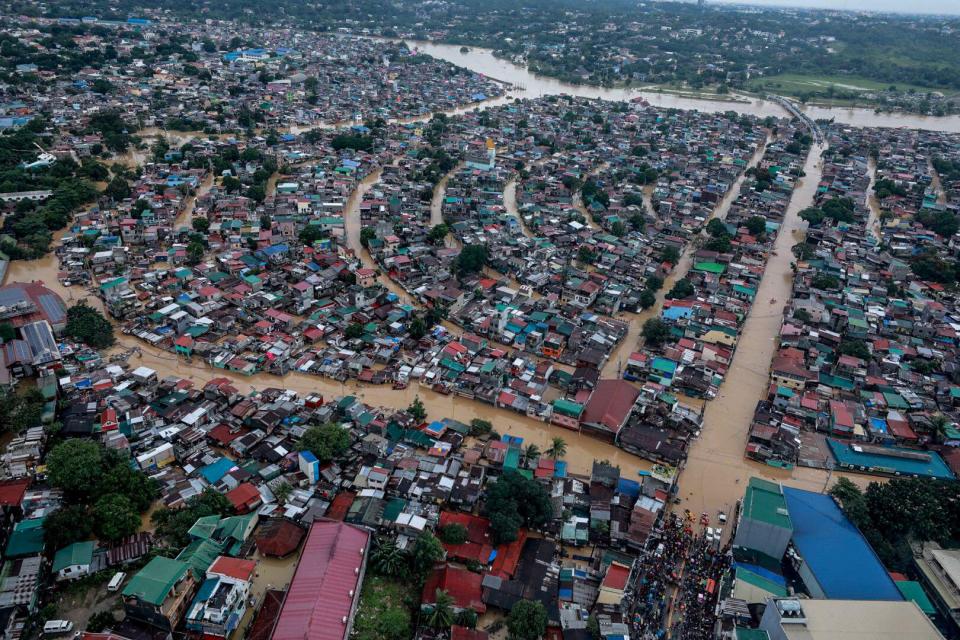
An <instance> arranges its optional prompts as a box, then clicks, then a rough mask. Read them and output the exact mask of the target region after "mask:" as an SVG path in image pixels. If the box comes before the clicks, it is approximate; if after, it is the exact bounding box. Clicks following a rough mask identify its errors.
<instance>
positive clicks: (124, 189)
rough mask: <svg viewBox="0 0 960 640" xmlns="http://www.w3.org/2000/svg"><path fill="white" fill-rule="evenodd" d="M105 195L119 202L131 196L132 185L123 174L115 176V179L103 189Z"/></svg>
mask: <svg viewBox="0 0 960 640" xmlns="http://www.w3.org/2000/svg"><path fill="white" fill-rule="evenodd" d="M103 195H105V196H107V197H109V198H111V199H113V200H115V201H118V202H119V201H120V200H124V199H126V198H129V197H130V185H129V184H127V180H126V178H124V177H123V176H120V175H117V176H114V178H113V180H111V181H110V183H109V184H108V185H107V187H106V188H105V189H104V190H103Z"/></svg>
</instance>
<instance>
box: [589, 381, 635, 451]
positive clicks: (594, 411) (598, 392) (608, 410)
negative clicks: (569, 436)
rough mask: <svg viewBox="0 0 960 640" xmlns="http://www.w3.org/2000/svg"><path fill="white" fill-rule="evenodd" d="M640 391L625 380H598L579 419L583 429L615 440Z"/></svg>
mask: <svg viewBox="0 0 960 640" xmlns="http://www.w3.org/2000/svg"><path fill="white" fill-rule="evenodd" d="M639 396H640V391H639V390H638V389H637V388H636V387H634V386H633V385H632V384H630V383H629V382H627V381H625V380H600V381H599V382H598V383H597V388H596V389H594V391H593V393H592V394H591V395H590V399H589V400H588V401H587V404H586V406H585V407H584V410H583V415H582V416H581V418H580V423H581V424H582V425H583V427H584V428H587V429H592V430H594V431H596V432H598V434H600V435H602V436H603V437H607V438H610V439H615V438H616V437H617V435H618V434H619V433H620V430H621V429H622V428H623V426H624V425H625V424H626V423H627V418H629V417H630V413H631V412H632V411H633V406H634V404H635V403H636V401H637V398H638V397H639Z"/></svg>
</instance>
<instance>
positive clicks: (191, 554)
mask: <svg viewBox="0 0 960 640" xmlns="http://www.w3.org/2000/svg"><path fill="white" fill-rule="evenodd" d="M223 547H224V545H223V544H222V543H220V542H216V541H214V540H194V541H193V542H191V543H190V544H188V545H187V547H186V549H184V550H183V551H181V552H180V555H178V556H177V560H179V561H180V562H186V563H187V564H189V565H190V569H191V571H193V575H194V577H195V578H196V579H197V580H202V579H203V578H204V576H206V575H207V569H209V568H210V565H212V564H213V561H214V560H216V559H217V556H219V555H220V554H221V553H223Z"/></svg>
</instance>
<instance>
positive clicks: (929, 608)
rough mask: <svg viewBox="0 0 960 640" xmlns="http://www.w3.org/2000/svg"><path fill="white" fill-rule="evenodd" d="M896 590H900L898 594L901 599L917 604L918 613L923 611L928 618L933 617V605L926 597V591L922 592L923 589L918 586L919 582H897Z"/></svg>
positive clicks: (934, 610) (935, 611) (934, 611)
mask: <svg viewBox="0 0 960 640" xmlns="http://www.w3.org/2000/svg"><path fill="white" fill-rule="evenodd" d="M896 585H897V589H899V590H900V593H902V594H903V597H904V598H906V599H907V600H913V601H914V602H916V603H917V606H918V607H920V611H923V612H924V613H925V614H927V615H928V616H932V615H935V614H936V613H937V610H936V609H935V608H934V607H933V603H932V602H930V598H929V597H927V593H926V591H924V590H923V587H922V586H920V583H919V582H915V581H913V580H897V581H896Z"/></svg>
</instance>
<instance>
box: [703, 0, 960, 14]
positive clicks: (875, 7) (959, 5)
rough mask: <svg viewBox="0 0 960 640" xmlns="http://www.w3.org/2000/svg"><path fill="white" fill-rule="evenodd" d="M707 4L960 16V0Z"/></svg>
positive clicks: (721, 0) (729, 0)
mask: <svg viewBox="0 0 960 640" xmlns="http://www.w3.org/2000/svg"><path fill="white" fill-rule="evenodd" d="M706 2H707V4H758V5H764V6H768V7H809V8H811V9H850V10H853V11H862V10H866V11H895V12H897V13H941V14H942V13H949V14H954V15H960V0H912V1H906V2H905V1H904V0H706Z"/></svg>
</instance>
